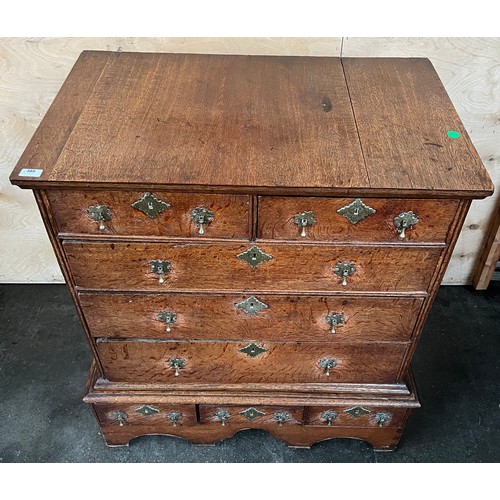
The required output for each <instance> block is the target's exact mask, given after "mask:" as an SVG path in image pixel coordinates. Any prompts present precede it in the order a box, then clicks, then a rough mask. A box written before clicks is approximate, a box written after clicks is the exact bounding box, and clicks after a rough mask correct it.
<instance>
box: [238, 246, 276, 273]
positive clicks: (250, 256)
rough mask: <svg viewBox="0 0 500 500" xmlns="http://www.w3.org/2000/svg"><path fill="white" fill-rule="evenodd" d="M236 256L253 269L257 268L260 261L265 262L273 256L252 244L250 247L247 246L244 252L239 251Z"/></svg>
mask: <svg viewBox="0 0 500 500" xmlns="http://www.w3.org/2000/svg"><path fill="white" fill-rule="evenodd" d="M236 257H238V259H241V260H242V261H244V262H246V263H247V264H249V265H250V266H252V267H253V268H254V269H255V268H257V266H258V265H259V264H262V262H266V261H267V260H270V259H272V258H273V256H272V255H269V254H267V253H266V252H263V251H262V250H261V249H260V248H259V247H258V246H256V245H254V246H253V247H252V248H249V249H248V250H246V251H245V252H242V253H239V254H238V255H237V256H236Z"/></svg>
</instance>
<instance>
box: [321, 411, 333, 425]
mask: <svg viewBox="0 0 500 500" xmlns="http://www.w3.org/2000/svg"><path fill="white" fill-rule="evenodd" d="M321 418H322V419H323V420H324V421H325V422H326V423H327V425H328V427H331V425H332V422H333V421H334V420H335V419H336V418H337V412H336V411H332V410H327V411H324V412H323V413H322V414H321Z"/></svg>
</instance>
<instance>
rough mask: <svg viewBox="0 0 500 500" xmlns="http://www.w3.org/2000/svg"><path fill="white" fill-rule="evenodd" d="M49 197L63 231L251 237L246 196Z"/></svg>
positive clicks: (86, 193)
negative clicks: (203, 221) (203, 222)
mask: <svg viewBox="0 0 500 500" xmlns="http://www.w3.org/2000/svg"><path fill="white" fill-rule="evenodd" d="M47 197H48V199H49V202H50V209H51V211H52V213H53V214H54V216H55V219H56V221H57V228H58V232H59V234H61V235H74V234H82V235H92V236H99V237H101V236H104V237H110V236H141V237H148V236H150V237H179V238H193V237H204V238H244V239H247V238H248V237H249V231H250V218H249V197H248V196H244V195H225V194H220V195H219V194H191V193H171V192H164V191H154V192H151V193H148V192H144V191H100V190H82V191H73V190H63V189H59V190H58V189H51V190H49V191H47ZM96 207H100V208H96ZM103 207H105V208H103ZM198 209H206V211H205V212H203V211H200V210H198ZM201 220H205V221H206V223H205V224H203V226H201V225H200V223H199V222H198V221H201ZM200 232H202V233H203V234H200Z"/></svg>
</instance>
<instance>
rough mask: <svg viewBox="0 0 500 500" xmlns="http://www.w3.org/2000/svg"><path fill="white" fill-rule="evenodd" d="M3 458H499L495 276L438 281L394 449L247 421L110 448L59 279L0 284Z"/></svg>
mask: <svg viewBox="0 0 500 500" xmlns="http://www.w3.org/2000/svg"><path fill="white" fill-rule="evenodd" d="M0 332H1V334H0V360H1V364H0V461H3V462H308V463H309V462H498V461H500V407H499V403H500V384H499V380H500V356H499V355H500V283H492V284H491V285H490V288H489V290H488V291H486V292H476V291H474V290H472V289H471V288H468V287H441V289H440V291H439V294H438V297H437V299H436V302H435V304H434V307H433V309H432V312H431V315H430V317H429V320H428V322H427V325H426V328H425V330H424V332H423V335H422V339H421V342H420V344H419V347H418V349H417V353H416V355H415V358H414V362H413V369H414V373H415V378H416V382H417V387H418V389H419V395H420V399H421V403H422V408H421V409H419V410H415V411H414V413H413V415H412V416H411V417H410V420H409V421H408V424H407V427H406V430H405V433H404V435H403V438H402V440H401V443H400V446H399V448H398V450H397V451H396V452H394V453H382V454H381V453H375V452H373V450H372V448H371V446H370V445H368V444H366V443H364V442H362V441H356V440H348V439H338V440H332V441H326V442H323V443H318V444H316V445H314V446H313V447H312V448H311V449H310V450H304V449H291V448H288V447H287V446H286V445H285V444H284V443H282V442H280V441H277V440H275V439H274V438H272V437H271V436H269V435H268V434H267V433H266V432H264V431H254V430H248V431H243V432H240V433H238V434H236V435H235V436H234V437H233V438H231V439H228V440H225V441H222V442H220V443H218V444H216V445H215V446H196V445H191V444H189V443H187V442H185V441H183V440H182V439H179V438H174V437H168V436H144V437H141V438H137V439H135V440H132V441H131V443H130V446H129V447H128V448H107V447H106V446H105V444H104V442H103V440H102V437H101V436H100V434H99V428H98V425H97V423H96V421H95V419H94V415H93V413H92V411H91V409H90V407H89V406H87V405H86V404H84V403H83V402H82V397H83V391H84V384H85V379H86V376H87V371H88V368H89V365H90V354H89V349H88V348H87V344H86V341H85V339H84V334H83V330H82V327H81V326H80V323H79V320H78V318H77V315H76V311H75V308H74V306H73V304H72V302H71V299H70V297H69V293H68V291H67V289H66V287H65V286H63V285H0Z"/></svg>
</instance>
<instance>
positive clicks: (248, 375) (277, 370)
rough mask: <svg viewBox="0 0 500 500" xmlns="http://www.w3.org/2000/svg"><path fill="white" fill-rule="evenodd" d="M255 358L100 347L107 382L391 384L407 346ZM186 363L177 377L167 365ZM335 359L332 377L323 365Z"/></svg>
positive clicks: (226, 349) (306, 348) (274, 348)
mask: <svg viewBox="0 0 500 500" xmlns="http://www.w3.org/2000/svg"><path fill="white" fill-rule="evenodd" d="M258 344H259V345H260V346H263V347H264V348H265V349H267V351H266V352H263V353H261V354H260V355H258V356H256V357H250V356H248V355H247V354H245V353H243V352H240V349H242V348H244V347H246V346H247V345H249V344H248V343H245V342H173V341H164V342H160V341H148V342H146V341H123V340H115V341H112V340H104V339H99V340H98V341H97V350H98V352H99V357H100V359H101V361H102V365H103V368H104V376H105V377H106V378H107V379H109V380H111V381H121V382H135V383H141V382H144V383H150V384H154V383H158V384H161V383H165V382H171V383H178V384H186V383H189V382H204V383H235V384H237V383H251V384H252V383H253V384H258V383H291V384H293V383H308V382H309V383H313V382H317V383H325V384H328V383H335V382H353V383H362V382H370V383H393V382H396V381H397V379H396V375H397V373H398V370H399V368H400V366H401V362H402V359H403V355H404V353H405V351H406V349H407V347H408V344H406V343H391V342H384V343H382V342H381V343H352V344H348V343H340V342H339V343H332V342H330V343H316V342H314V343H313V342H311V343H305V342H287V343H282V342H281V343H280V342H258ZM177 357H180V358H182V359H184V360H185V361H186V364H185V366H184V368H182V369H181V370H180V373H179V375H178V376H175V371H174V369H173V368H172V367H171V366H170V365H169V360H170V359H174V358H177ZM325 358H327V359H335V360H336V363H337V365H336V366H335V368H332V370H331V371H330V376H326V375H325V371H324V370H323V369H322V368H320V366H319V363H320V361H321V360H322V359H325Z"/></svg>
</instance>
